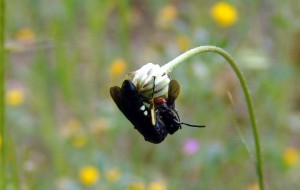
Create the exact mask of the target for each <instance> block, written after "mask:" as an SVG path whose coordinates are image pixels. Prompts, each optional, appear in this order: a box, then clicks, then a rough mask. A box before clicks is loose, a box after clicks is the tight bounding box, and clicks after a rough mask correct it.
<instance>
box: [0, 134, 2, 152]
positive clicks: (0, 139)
mask: <svg viewBox="0 0 300 190" xmlns="http://www.w3.org/2000/svg"><path fill="white" fill-rule="evenodd" d="M1 148H2V135H1V134H0V150H1Z"/></svg>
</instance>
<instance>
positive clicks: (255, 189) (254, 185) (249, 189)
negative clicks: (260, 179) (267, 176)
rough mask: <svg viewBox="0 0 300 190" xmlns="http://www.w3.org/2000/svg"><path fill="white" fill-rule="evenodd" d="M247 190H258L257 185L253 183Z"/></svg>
mask: <svg viewBox="0 0 300 190" xmlns="http://www.w3.org/2000/svg"><path fill="white" fill-rule="evenodd" d="M247 190H259V186H258V183H253V184H251V185H250V186H249V187H248V188H247Z"/></svg>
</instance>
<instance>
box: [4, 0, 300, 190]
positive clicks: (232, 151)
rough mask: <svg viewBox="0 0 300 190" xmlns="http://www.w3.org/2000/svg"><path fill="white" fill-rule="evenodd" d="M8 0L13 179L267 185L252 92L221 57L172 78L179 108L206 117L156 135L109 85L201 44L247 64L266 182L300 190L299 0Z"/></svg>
mask: <svg viewBox="0 0 300 190" xmlns="http://www.w3.org/2000/svg"><path fill="white" fill-rule="evenodd" d="M7 9H8V10H7V16H6V18H7V28H6V36H7V39H6V48H7V73H6V87H7V89H6V90H7V99H6V100H7V113H6V116H7V128H8V129H9V139H10V140H9V142H8V147H7V150H8V155H9V170H8V171H9V173H8V175H9V187H10V189H31V190H34V189H66V190H77V189H109V190H114V189H116V190H118V189H130V190H143V189H149V190H166V189H191V190H193V189H197V190H199V189H249V190H254V189H257V183H256V182H257V177H256V174H255V168H254V164H253V162H254V160H253V159H254V158H253V157H254V155H253V154H254V152H253V141H252V133H251V129H250V127H249V119H248V115H247V109H246V105H245V101H244V97H243V94H242V92H241V88H240V87H239V84H238V82H237V80H236V77H235V76H234V73H233V72H232V71H231V70H230V69H229V66H228V65H227V64H225V61H224V60H223V59H222V58H221V57H219V56H218V55H214V54H211V53H210V54H203V55H201V56H197V57H195V58H193V59H191V60H190V61H189V62H190V63H187V64H186V65H184V66H181V67H179V68H178V69H177V70H176V71H174V73H173V74H172V76H171V77H172V78H174V79H176V80H178V81H179V82H180V84H181V94H180V97H179V100H178V101H177V109H178V111H179V113H180V115H181V119H182V120H183V121H186V122H190V123H195V124H205V125H206V128H203V129H192V128H185V127H183V129H182V130H180V131H178V132H177V133H176V134H174V135H172V136H169V137H167V139H166V140H165V141H164V142H163V143H161V144H159V145H153V144H150V143H148V142H145V141H144V140H143V138H142V136H141V135H140V134H138V132H137V131H136V130H134V129H133V126H132V125H131V124H130V122H129V121H128V120H126V118H125V117H124V116H123V115H122V113H121V112H120V111H119V110H118V108H117V107H116V105H115V104H114V102H113V101H112V99H111V98H110V96H109V92H108V91H109V87H110V86H113V85H121V83H122V80H123V79H124V76H125V75H126V73H128V72H130V71H133V70H136V69H138V68H139V67H140V66H142V65H143V64H145V63H148V62H153V63H156V64H160V65H162V64H164V63H166V62H168V61H170V60H171V59H173V58H175V57H176V56H177V55H179V54H180V53H182V52H184V51H186V50H188V49H190V48H193V47H197V46H200V45H216V46H219V47H222V48H224V49H226V50H227V51H228V52H230V53H231V54H232V55H233V57H234V58H236V60H237V62H238V63H239V64H240V67H241V68H242V70H243V71H244V74H245V75H246V78H247V81H248V82H249V87H250V89H251V93H252V95H253V99H254V106H255V111H256V114H257V116H258V126H259V127H260V132H261V141H262V151H263V160H264V164H265V165H264V169H265V180H266V186H267V189H283V188H285V189H296V188H299V186H300V183H299V180H298V179H299V177H300V173H299V167H300V162H299V151H300V141H299V135H300V86H299V80H300V75H299V73H300V47H299V44H300V35H299V34H300V23H299V16H300V2H299V1H297V0H290V1H281V0H273V1H271V0H265V1H259V0H254V1H237V0H229V1H226V2H220V1H188V2H187V1H182V0H176V1H166V0H162V1H138V0H131V1H130V0H125V1H118V0H113V1H108V0H99V1H91V0H88V1H79V0H73V1H70V0H62V1H58V0H53V1H47V0H22V1H16V0H11V1H7ZM223 16H224V17H223ZM229 95H230V96H231V97H232V100H230V98H229ZM236 127H237V128H239V130H240V131H241V133H242V136H243V138H244V139H245V141H246V144H247V146H248V147H249V150H250V152H248V151H247V148H246V147H245V145H244V144H243V143H242V141H241V138H240V136H239V135H238V132H237V130H236ZM0 142H1V139H0ZM191 142H193V143H192V145H190V144H189V143H191ZM195 147H196V148H195ZM191 150H192V151H191Z"/></svg>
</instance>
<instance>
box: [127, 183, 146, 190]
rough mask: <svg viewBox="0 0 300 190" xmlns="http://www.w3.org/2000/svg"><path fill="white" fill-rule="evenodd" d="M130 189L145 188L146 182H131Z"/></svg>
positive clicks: (139, 189)
mask: <svg viewBox="0 0 300 190" xmlns="http://www.w3.org/2000/svg"><path fill="white" fill-rule="evenodd" d="M128 190H145V184H144V183H142V182H134V183H131V184H130V185H129V187H128Z"/></svg>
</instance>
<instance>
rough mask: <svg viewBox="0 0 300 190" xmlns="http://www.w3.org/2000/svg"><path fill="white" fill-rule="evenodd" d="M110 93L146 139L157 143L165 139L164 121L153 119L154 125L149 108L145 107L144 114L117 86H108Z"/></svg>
mask: <svg viewBox="0 0 300 190" xmlns="http://www.w3.org/2000/svg"><path fill="white" fill-rule="evenodd" d="M110 95H111V97H112V99H113V100H114V102H115V103H116V104H117V106H118V108H119V109H120V110H121V112H122V113H123V114H124V115H125V116H126V118H127V119H128V120H129V121H130V122H131V123H132V124H133V125H134V128H135V129H137V130H138V131H139V132H140V133H141V134H142V135H143V136H144V139H145V140H146V141H149V142H152V143H155V144H157V143H160V142H162V141H163V140H164V139H165V137H166V135H167V132H166V131H165V129H164V123H162V122H161V121H160V120H155V125H154V126H153V125H152V121H151V117H150V113H149V112H150V110H149V108H146V107H145V111H147V112H148V115H144V112H142V111H141V110H139V107H138V106H137V104H136V102H132V101H131V100H130V99H128V98H127V97H126V95H125V94H124V93H123V92H122V89H121V88H119V87H117V86H115V87H111V88H110ZM154 116H155V113H154Z"/></svg>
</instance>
